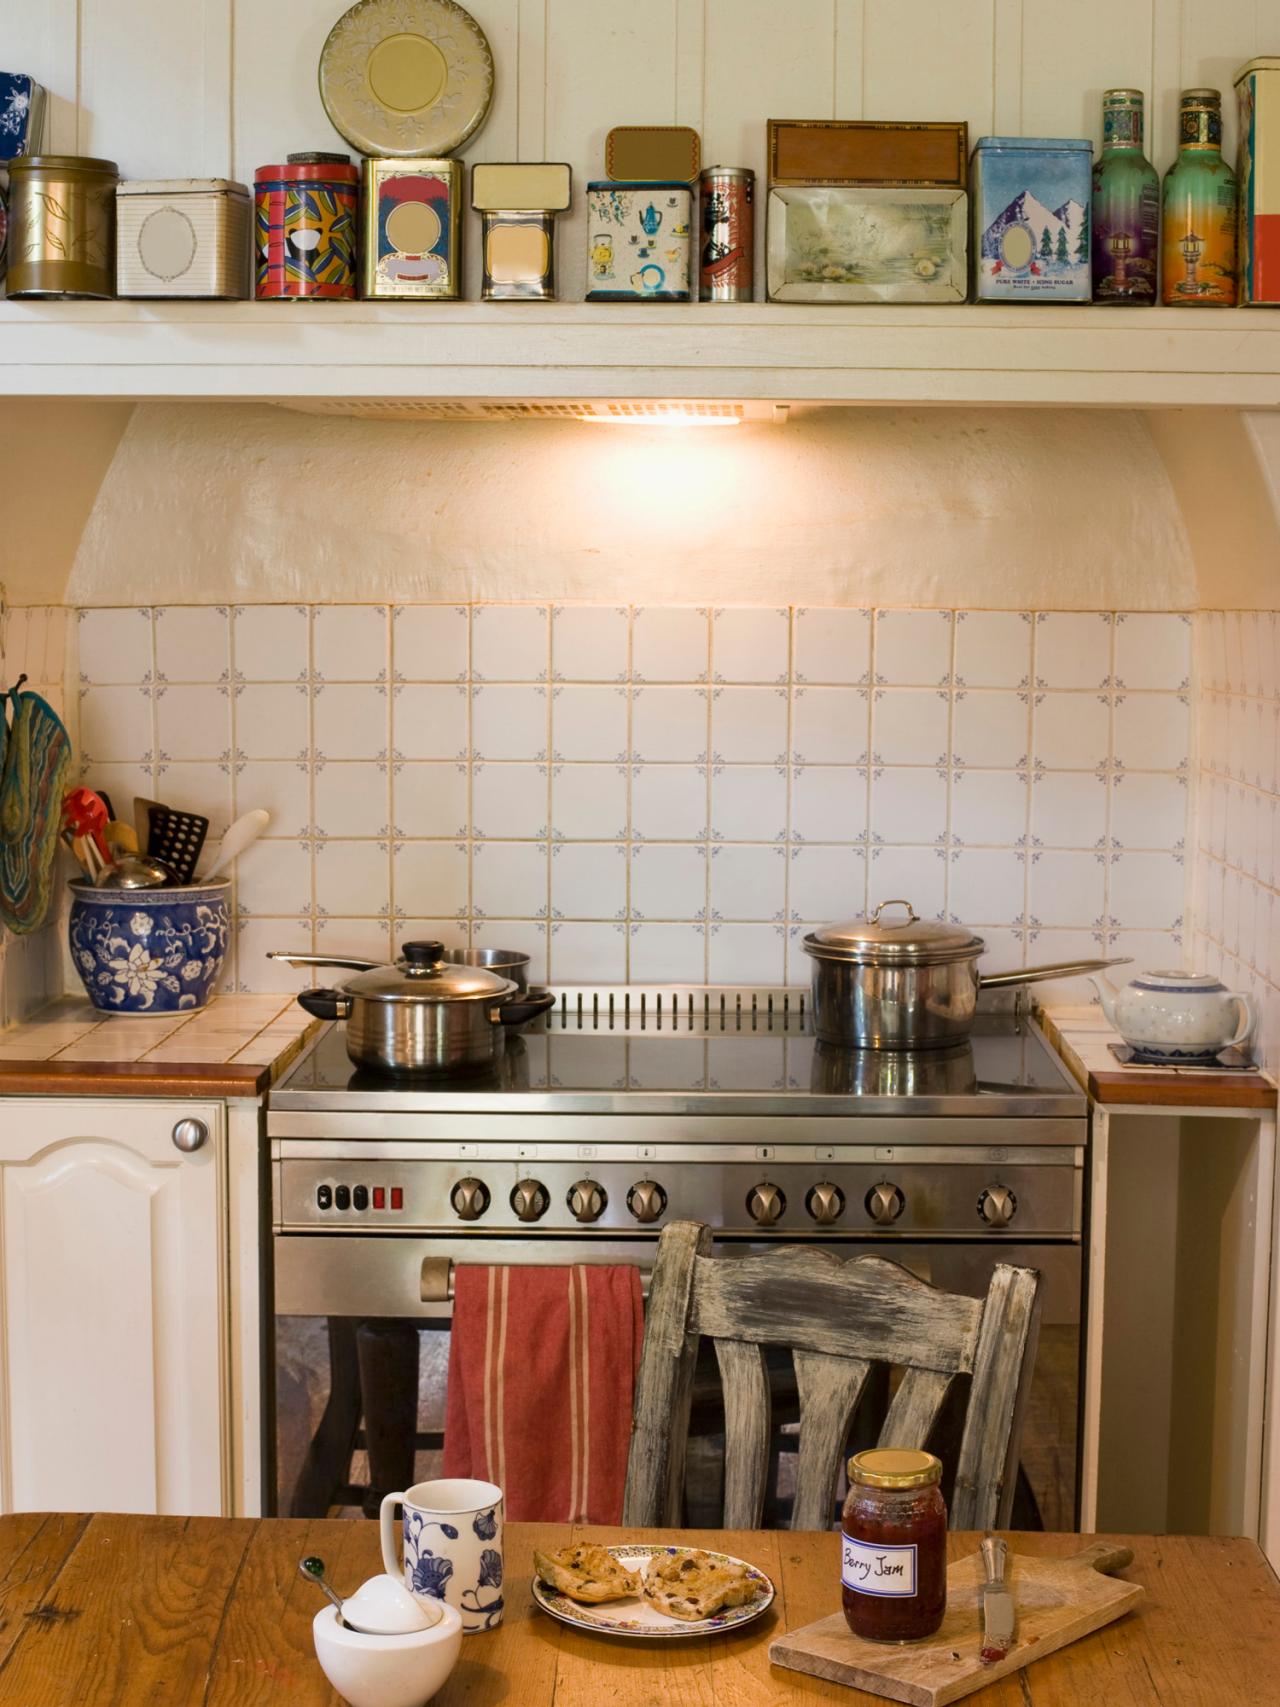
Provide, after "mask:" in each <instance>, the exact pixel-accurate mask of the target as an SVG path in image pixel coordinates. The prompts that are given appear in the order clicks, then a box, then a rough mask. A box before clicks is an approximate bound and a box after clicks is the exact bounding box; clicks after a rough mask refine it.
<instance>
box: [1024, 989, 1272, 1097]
mask: <svg viewBox="0 0 1280 1707" xmlns="http://www.w3.org/2000/svg"><path fill="white" fill-rule="evenodd" d="M1039 1017H1040V1022H1041V1024H1042V1025H1043V1026H1044V1029H1045V1032H1046V1034H1047V1036H1048V1038H1049V1041H1050V1042H1051V1043H1052V1044H1053V1045H1054V1047H1055V1048H1056V1049H1057V1051H1058V1053H1059V1054H1060V1055H1061V1056H1062V1059H1063V1060H1064V1061H1065V1062H1066V1064H1067V1066H1068V1068H1069V1069H1070V1070H1071V1072H1072V1073H1073V1074H1074V1075H1075V1077H1076V1078H1077V1079H1078V1080H1079V1081H1080V1083H1081V1084H1082V1085H1083V1086H1084V1087H1085V1089H1086V1090H1087V1091H1088V1092H1089V1095H1090V1096H1091V1097H1092V1098H1093V1100H1094V1101H1095V1102H1100V1103H1106V1104H1108V1105H1123V1104H1134V1103H1140V1104H1144V1105H1146V1106H1147V1107H1151V1106H1160V1107H1162V1108H1260V1109H1271V1110H1273V1111H1274V1109H1275V1107H1276V1086H1275V1083H1274V1081H1273V1080H1272V1079H1270V1078H1269V1077H1268V1076H1267V1075H1266V1074H1265V1073H1206V1072H1204V1071H1202V1070H1200V1069H1196V1068H1187V1067H1125V1066H1122V1065H1121V1063H1120V1062H1119V1061H1117V1060H1116V1058H1115V1056H1114V1055H1113V1054H1112V1053H1111V1050H1110V1048H1109V1045H1110V1044H1112V1043H1119V1042H1120V1037H1119V1034H1118V1033H1117V1032H1115V1031H1113V1030H1112V1029H1111V1027H1110V1026H1109V1025H1108V1024H1107V1021H1106V1018H1105V1017H1104V1015H1103V1013H1102V1010H1101V1009H1100V1008H1097V1007H1046V1008H1042V1009H1040V1010H1039Z"/></svg>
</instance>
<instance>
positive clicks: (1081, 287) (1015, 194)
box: [970, 136, 1093, 302]
mask: <svg viewBox="0 0 1280 1707" xmlns="http://www.w3.org/2000/svg"><path fill="white" fill-rule="evenodd" d="M1092 171H1093V146H1092V144H1091V143H1090V142H1088V141H1087V140H1085V139H1083V138H1079V137H1063V138H1059V137H1048V136H981V137H979V138H978V142H977V145H976V146H975V148H974V151H973V165H972V170H971V174H970V198H971V202H972V207H973V269H974V296H975V297H976V299H977V300H978V301H979V302H1008V301H1011V300H1013V301H1018V300H1021V301H1027V302H1033V301H1034V302H1088V301H1089V298H1090V295H1091V294H1092V285H1091V272H1092V269H1091V267H1090V260H1089V249H1090V236H1089V206H1090V197H1091V192H1092Z"/></svg>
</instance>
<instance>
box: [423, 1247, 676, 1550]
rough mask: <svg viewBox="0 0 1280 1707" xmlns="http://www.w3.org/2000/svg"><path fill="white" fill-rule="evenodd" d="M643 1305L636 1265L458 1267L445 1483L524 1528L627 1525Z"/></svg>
mask: <svg viewBox="0 0 1280 1707" xmlns="http://www.w3.org/2000/svg"><path fill="white" fill-rule="evenodd" d="M643 1335H644V1305H643V1302H642V1299H641V1293H640V1271H639V1269H638V1268H635V1267H633V1266H632V1265H630V1264H619V1265H616V1266H615V1265H607V1264H590V1263H586V1264H577V1265H575V1266H574V1267H572V1268H544V1267H542V1266H541V1265H540V1264H536V1263H531V1264H529V1265H528V1266H527V1267H520V1268H487V1267H484V1266H483V1265H480V1264H476V1265H471V1264H462V1263H460V1264H458V1265H457V1267H456V1268H455V1269H454V1294H453V1337H452V1342H451V1344H450V1347H449V1385H448V1391H447V1395H446V1402H445V1430H444V1474H445V1475H446V1476H478V1477H481V1478H482V1479H484V1480H486V1481H490V1482H496V1483H497V1484H498V1486H499V1487H500V1488H501V1489H502V1491H503V1496H504V1499H505V1509H506V1515H507V1517H508V1518H509V1519H510V1520H511V1521H512V1522H524V1523H618V1522H619V1521H620V1520H621V1517H622V1488H623V1483H624V1481H625V1480H626V1473H627V1451H628V1448H629V1446H630V1441H631V1401H632V1397H633V1393H634V1390H635V1376H636V1370H637V1368H638V1367H639V1363H640V1344H641V1340H642V1338H643Z"/></svg>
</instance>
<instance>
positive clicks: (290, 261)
mask: <svg viewBox="0 0 1280 1707" xmlns="http://www.w3.org/2000/svg"><path fill="white" fill-rule="evenodd" d="M253 183H254V215H253V231H254V291H255V294H256V295H257V297H258V299H259V300H260V301H277V300H278V301H288V300H291V299H295V298H300V297H308V298H318V299H321V300H330V301H333V300H337V301H343V300H350V299H351V298H352V297H354V296H355V294H356V215H357V212H358V209H359V205H360V174H359V173H358V172H357V171H356V169H355V167H354V166H353V165H352V164H351V162H350V160H348V159H347V157H346V155H345V154H291V155H290V156H289V158H288V160H287V161H286V163H285V164H284V165H283V166H259V167H258V170H257V171H256V172H255V173H254V175H253Z"/></svg>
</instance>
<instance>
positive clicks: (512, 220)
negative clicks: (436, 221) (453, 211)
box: [471, 160, 573, 302]
mask: <svg viewBox="0 0 1280 1707" xmlns="http://www.w3.org/2000/svg"><path fill="white" fill-rule="evenodd" d="M572 185H573V174H572V172H571V171H570V169H569V167H568V166H567V165H565V164H564V163H563V162H562V161H551V160H545V161H537V162H528V163H524V164H507V163H504V162H500V161H496V162H486V163H482V164H480V165H478V166H473V167H472V168H471V205H472V207H473V208H475V210H476V211H477V213H479V215H480V220H481V227H482V232H483V257H482V266H481V284H480V294H481V296H482V297H483V298H484V300H485V301H486V302H530V301H539V300H541V301H550V300H552V299H554V297H555V294H556V284H555V216H556V214H557V213H559V212H561V211H563V209H565V208H567V207H568V205H569V201H570V198H571V196H572Z"/></svg>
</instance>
